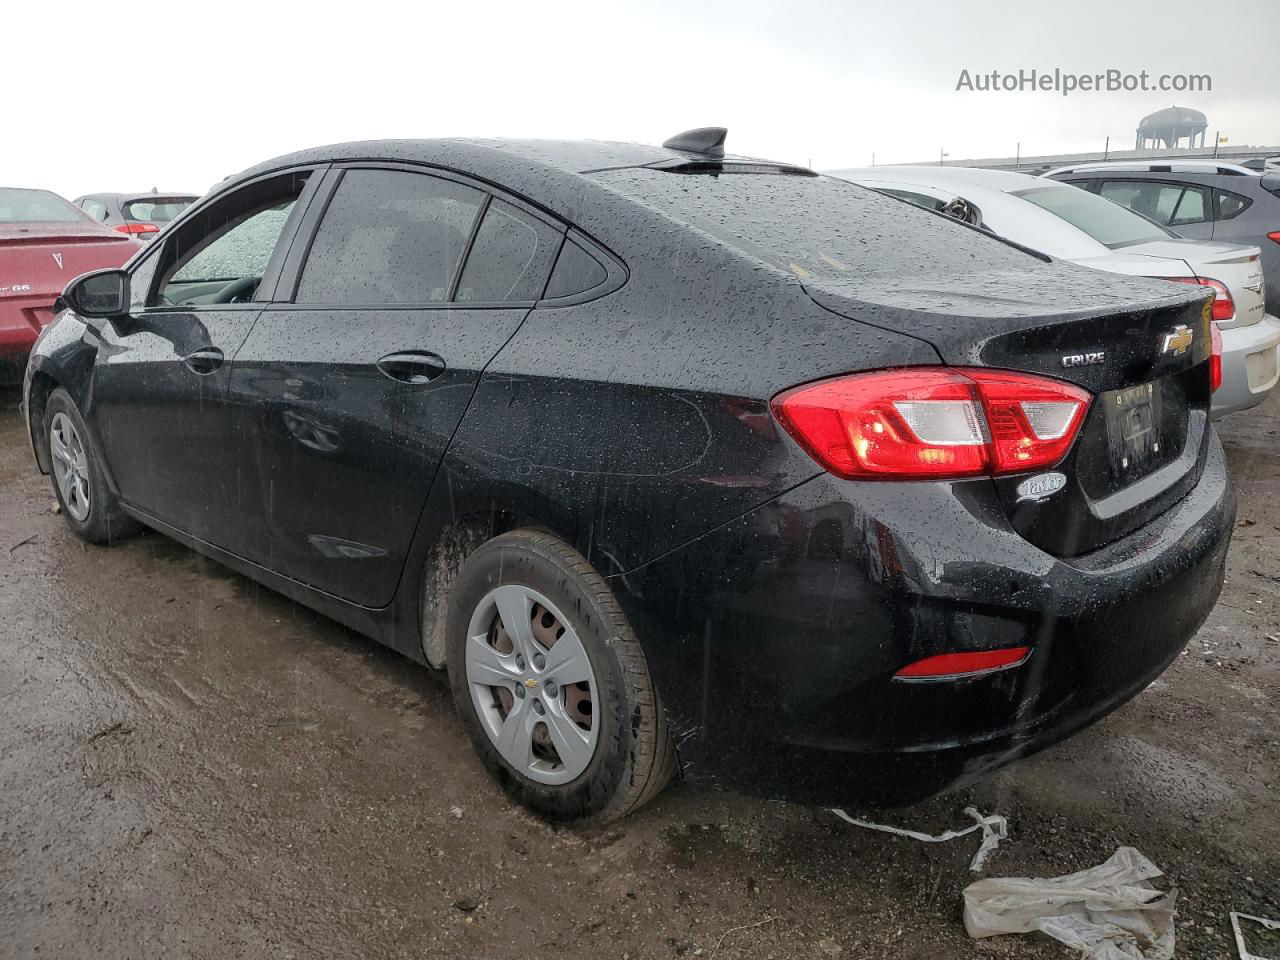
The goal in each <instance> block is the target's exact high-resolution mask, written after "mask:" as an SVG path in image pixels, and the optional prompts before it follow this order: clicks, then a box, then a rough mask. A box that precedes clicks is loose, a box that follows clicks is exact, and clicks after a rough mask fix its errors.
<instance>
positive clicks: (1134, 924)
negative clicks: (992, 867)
mask: <svg viewBox="0 0 1280 960" xmlns="http://www.w3.org/2000/svg"><path fill="white" fill-rule="evenodd" d="M1159 876H1163V874H1162V872H1161V870H1160V868H1159V867H1157V866H1156V865H1155V864H1153V863H1152V862H1151V861H1150V860H1148V859H1147V858H1146V857H1144V856H1143V855H1142V854H1141V853H1139V852H1138V851H1137V850H1135V849H1134V848H1133V847H1121V848H1120V849H1119V850H1117V851H1116V852H1115V853H1114V854H1113V855H1112V857H1111V859H1109V860H1108V861H1107V862H1106V863H1102V864H1099V865H1098V866H1096V867H1090V868H1089V869H1087V870H1081V871H1080V872H1078V873H1072V874H1069V875H1067V876H1064V877H1054V878H1052V879H1038V878H1031V877H991V878H988V879H985V880H977V881H975V882H973V883H971V884H969V886H968V887H966V888H965V891H964V925H965V929H966V930H968V931H969V936H971V937H974V938H979V937H994V936H996V935H998V934H1004V933H1032V932H1034V931H1036V930H1039V931H1040V932H1041V933H1044V934H1046V935H1048V936H1050V937H1053V939H1055V940H1058V941H1060V942H1062V943H1065V944H1066V945H1067V946H1070V947H1074V948H1076V949H1077V950H1079V951H1080V956H1081V958H1082V960H1170V958H1171V957H1172V956H1173V947H1174V928H1173V917H1174V909H1175V908H1174V901H1175V900H1176V899H1177V891H1176V890H1173V891H1170V892H1169V893H1165V892H1163V891H1161V890H1157V889H1156V888H1155V887H1154V886H1152V885H1151V883H1150V881H1151V880H1153V879H1155V878H1156V877H1159Z"/></svg>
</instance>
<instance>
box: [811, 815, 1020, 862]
mask: <svg viewBox="0 0 1280 960" xmlns="http://www.w3.org/2000/svg"><path fill="white" fill-rule="evenodd" d="M831 812H832V813H834V814H835V815H836V816H837V817H839V818H840V819H841V820H843V821H845V822H846V823H851V824H853V825H854V826H855V827H863V828H865V829H867V830H879V831H880V832H881V833H891V834H893V835H894V836H897V837H910V838H911V839H912V840H921V841H923V842H925V843H945V842H946V841H948V840H954V839H956V837H964V836H968V835H969V834H971V833H974V832H975V831H977V830H981V831H982V843H981V845H980V846H979V847H978V851H977V852H976V853H975V854H974V855H973V859H972V860H971V861H969V869H970V870H972V871H973V872H974V873H981V872H982V868H983V865H984V864H985V863H986V862H987V857H988V856H989V855H990V854H991V851H992V850H994V849H995V848H996V847H998V846H1000V841H1001V840H1005V839H1007V838H1008V836H1009V823H1008V821H1007V820H1005V818H1004V817H1002V816H1000V815H999V814H990V815H984V814H982V813H979V812H978V811H977V809H975V808H974V807H965V808H964V812H965V814H966V815H968V816H970V817H972V818H973V819H974V820H976V821H977V823H975V824H974V825H973V826H972V827H965V828H964V829H963V830H948V831H947V832H946V833H940V834H937V835H936V836H934V835H932V834H928V833H918V832H917V831H915V830H904V829H903V828H902V827H889V826H885V825H884V824H882V823H872V822H870V821H869V820H859V819H858V818H856V817H851V816H849V814H847V813H845V812H844V811H843V810H840V809H837V808H835V807H832V808H831Z"/></svg>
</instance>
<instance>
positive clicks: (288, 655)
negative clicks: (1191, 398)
mask: <svg viewBox="0 0 1280 960" xmlns="http://www.w3.org/2000/svg"><path fill="white" fill-rule="evenodd" d="M1278 429H1280V396H1278V397H1273V398H1272V400H1271V401H1270V402H1269V403H1267V404H1265V405H1264V406H1263V407H1261V408H1259V409H1257V410H1255V411H1252V412H1250V413H1246V414H1242V415H1237V416H1235V417H1233V418H1231V419H1230V420H1229V421H1228V422H1227V423H1226V424H1225V425H1224V426H1223V429H1222V433H1223V435H1224V438H1225V440H1226V444H1227V448H1228V452H1229V455H1230V459H1231V467H1232V471H1233V473H1234V476H1235V480H1236V483H1237V485H1238V489H1239V494H1240V525H1239V526H1238V527H1237V529H1236V531H1235V541H1234V544H1233V546H1232V549H1231V555H1230V561H1229V574H1228V582H1227V586H1226V590H1225V592H1224V593H1223V598H1222V601H1221V603H1220V604H1219V605H1218V608H1217V610H1216V611H1215V612H1214V614H1213V616H1212V617H1211V618H1210V619H1209V621H1208V623H1207V624H1206V625H1205V627H1204V629H1203V630H1202V631H1201V632H1200V635H1199V636H1198V637H1197V638H1196V639H1195V640H1194V641H1193V642H1192V643H1191V645H1190V647H1189V648H1188V650H1187V652H1186V654H1185V655H1184V656H1182V657H1181V658H1180V659H1179V661H1178V662H1177V663H1176V664H1175V666H1174V667H1173V668H1172V669H1171V670H1170V671H1169V672H1168V673H1167V674H1166V675H1165V676H1164V677H1163V678H1162V679H1160V680H1159V681H1157V682H1156V683H1155V684H1154V685H1153V686H1152V687H1151V688H1150V689H1149V690H1147V691H1146V692H1145V693H1144V694H1142V695H1141V696H1140V697H1139V698H1138V699H1136V700H1135V701H1134V702H1132V703H1131V704H1129V705H1128V706H1126V707H1125V708H1123V709H1122V710H1120V711H1118V712H1117V713H1116V714H1114V715H1113V716H1111V717H1110V718H1108V719H1107V720H1105V721H1104V722H1102V723H1100V724H1098V725H1097V726H1095V727H1093V728H1092V729H1090V730H1088V731H1086V732H1084V733H1083V734H1081V735H1079V736H1077V737H1076V738H1074V739H1073V740H1071V741H1070V742H1068V743H1066V744H1064V745H1062V746H1060V747H1058V748H1055V749H1053V750H1050V751H1048V752H1046V753H1043V754H1041V755H1040V756H1038V757H1036V758H1034V759H1031V760H1029V761H1024V762H1023V763H1021V764H1018V765H1016V766H1014V767H1012V768H1009V769H1007V770H1006V771H1004V772H1002V773H1001V774H1000V775H999V776H998V777H996V778H995V779H994V780H992V781H990V782H987V783H984V784H982V785H981V786H980V787H978V788H975V789H972V790H969V791H966V792H965V793H963V794H961V795H956V796H949V797H944V798H941V799H938V800H934V801H931V802H929V803H927V804H923V805H921V806H919V807H916V808H913V809H910V810H904V811H895V812H892V813H882V814H877V815H874V816H875V817H876V818H877V819H879V820H880V821H881V822H890V823H895V824H899V825H905V826H911V827H913V828H916V829H923V830H928V831H931V832H933V831H938V830H941V829H944V828H946V827H948V826H961V825H963V824H965V823H966V822H967V821H966V818H965V817H964V815H963V814H962V812H961V811H962V808H963V807H964V806H966V805H967V804H974V805H976V806H977V807H979V808H980V809H981V810H983V811H986V812H998V813H1002V814H1004V815H1005V816H1007V817H1008V818H1009V825H1010V837H1009V839H1008V841H1006V842H1005V843H1004V844H1003V845H1002V846H1001V847H1000V849H999V850H998V851H997V852H996V853H995V854H994V855H993V856H992V857H991V859H990V861H989V864H988V870H987V874H988V875H994V876H1026V875H1033V876H1035V875H1038V876H1053V875H1057V874H1061V873H1066V872H1069V871H1073V870H1077V869H1080V868H1082V867H1085V866H1089V865H1092V864H1095V863H1099V862H1101V861H1102V860H1104V859H1106V858H1107V857H1108V856H1110V854H1111V853H1112V852H1114V850H1115V849H1116V847H1117V846H1119V845H1122V844H1127V845H1132V846H1135V847H1137V848H1138V849H1139V850H1141V851H1142V852H1143V853H1144V854H1146V855H1147V856H1148V857H1150V858H1151V859H1152V860H1153V861H1155V862H1156V863H1157V864H1159V865H1160V866H1161V867H1162V868H1163V869H1164V870H1165V871H1166V874H1167V880H1168V883H1170V884H1173V885H1176V886H1177V888H1178V895H1179V901H1178V903H1179V907H1178V923H1179V927H1178V939H1179V947H1178V956H1179V957H1186V958H1195V960H1202V958H1216V957H1223V958H1228V957H1230V958H1234V957H1235V956H1236V954H1235V949H1234V946H1233V945H1232V943H1231V932H1230V923H1229V921H1228V917H1227V914H1228V911H1231V910H1241V911H1245V912H1249V913H1255V914H1262V915H1265V916H1272V917H1280V815H1278V812H1280V804H1278V803H1277V798H1278V797H1280V696H1278V695H1277V694H1278V693H1280V562H1277V561H1278V559H1280V445H1278V441H1280V438H1278V437H1277V430H1278ZM51 501H52V495H51V492H50V487H49V483H48V481H47V479H45V478H43V477H41V476H39V475H38V474H37V473H36V470H35V468H34V466H33V464H32V461H31V459H30V455H29V451H28V449H27V445H26V440H25V436H24V434H23V432H22V429H21V425H20V421H19V415H18V409H17V395H16V393H15V392H14V391H12V390H7V391H3V392H0V664H2V666H0V957H5V958H8V957H13V958H34V957H56V958H61V960H75V958H94V960H98V958H103V957H109V958H112V960H125V958H151V957H163V958H166V960H181V958H189V957H190V958H217V960H229V958H239V957H246V958H260V957H261V958H267V957H270V958H306V960H313V958H326V957H335V958H337V957H341V958H350V957H360V958H369V960H373V958H382V957H418V958H421V957H450V958H452V957H458V958H521V960H529V958H541V957H555V958H557V960H573V958H597V957H613V958H634V960H639V958H650V957H658V958H662V957H675V956H702V957H711V956H715V957H717V958H720V960H734V958H748V957H749V958H779V960H781V958H790V957H806V956H809V957H832V956H843V957H846V958H849V957H856V958H864V957H865V958H880V957H883V958H890V957H892V958H896V960H902V958H930V960H934V958H937V960H951V958H961V957H964V958H972V957H980V956H992V957H1014V958H1024V957H1025V958H1041V957H1044V958H1050V957H1067V956H1069V955H1070V954H1069V952H1068V951H1067V950H1066V949H1065V948H1062V947H1060V946H1059V945H1057V944H1054V943H1052V942H1050V941H1046V940H1042V939H1040V938H1038V937H1031V936H1027V937H1004V938H997V939H994V940H988V941H982V942H974V941H971V940H969V939H968V938H967V936H966V935H965V931H964V928H963V925H962V924H961V922H960V904H961V900H960V892H961V890H962V889H963V888H964V886H965V885H966V884H967V883H969V882H970V881H971V880H972V879H973V875H972V874H970V873H969V872H968V870H967V865H968V860H969V857H970V856H971V855H972V853H973V851H974V849H975V848H976V843H977V841H976V839H975V838H974V837H972V836H971V837H968V838H965V839H961V840H957V841H953V842H951V843H947V844H922V843H918V842H915V841H912V840H907V839H901V838H896V837H890V836H886V835H883V834H878V833H872V832H870V831H866V830H861V829H858V828H856V827H852V826H850V825H848V824H846V823H843V822H841V821H839V820H837V819H836V818H835V817H834V816H833V815H832V814H831V813H830V812H828V811H825V810H817V809H809V808H805V807H797V806H791V805H787V804H782V803H770V802H766V801H760V800H752V799H746V798H743V797H740V796H735V795H729V794H721V793H712V792H706V791H702V790H697V789H693V788H691V787H690V786H688V785H676V786H675V787H674V788H673V789H671V790H669V791H668V792H667V793H666V794H665V795H664V796H663V797H661V798H660V799H659V800H658V802H656V803H654V804H653V805H651V806H650V807H648V808H646V809H645V810H644V811H642V812H641V813H640V814H638V815H636V816H634V817H632V818H630V819H628V820H626V821H625V822H623V823H621V824H619V825H617V826H616V827H615V828H613V829H611V830H608V831H605V832H595V833H580V832H575V831H572V830H557V829H552V828H550V827H549V826H547V825H546V824H544V823H542V822H540V821H538V820H536V819H534V818H532V817H531V816H529V815H527V814H525V813H523V812H521V811H520V810H518V809H516V808H514V807H513V806H511V805H510V804H509V803H507V802H506V800H505V799H504V797H503V796H502V794H501V793H500V792H499V791H498V789H497V788H496V787H495V786H494V785H493V784H492V783H491V782H490V781H489V779H488V778H487V777H486V775H485V774H484V772H483V771H482V769H481V767H480V765H479V763H478V762H477V761H476V760H474V759H473V757H472V753H471V750H470V748H469V746H468V745H467V743H466V741H465V739H464V736H463V734H462V731H461V729H460V727H459V725H458V722H457V720H456V719H455V716H454V712H453V708H452V705H451V703H450V700H449V696H448V692H447V690H446V688H445V686H444V685H443V684H442V683H440V682H439V681H438V680H436V679H434V678H433V677H432V676H430V675H429V674H428V673H427V672H426V671H425V670H423V669H422V668H420V667H418V666H416V665H414V664H412V663H410V662H409V661H407V660H405V659H403V658H401V657H400V656H398V655H396V654H394V653H392V652H390V651H389V650H386V649H383V648H381V647H379V646H377V645H375V644H374V643H373V642H371V641H367V640H365V639H363V638H361V637H359V636H356V635H355V634H353V633H351V632H349V631H347V630H346V629H344V628H342V627H339V626H337V625H336V624H334V623H331V622H329V621H327V620H325V619H323V618H322V617H320V616H318V615H316V614H313V613H311V612H309V611H307V610H305V609H303V608H302V607H300V606H298V605H296V604H294V603H291V602H289V601H287V600H285V599H283V598H281V597H279V596H277V595H275V594H273V593H270V592H268V591H266V590H264V589H262V588H260V587H257V586H255V585H254V584H253V583H251V582H249V581H247V580H244V579H242V578H241V577H238V576H236V575H234V574H231V573H229V572H227V571H226V570H224V569H222V568H220V567H218V566H217V565H215V564H213V563H211V562H209V561H206V560H203V559H201V558H200V557H198V556H196V555H195V554H193V553H191V552H189V551H188V550H186V549H184V548H182V547H180V546H178V545H176V544H175V543H173V542H171V541H169V540H166V539H165V538H163V537H161V536H159V535H156V534H151V535H144V536H141V537H139V538H137V539H136V540H133V541H131V542H129V543H127V544H124V545H121V546H119V547H116V548H112V549H100V548H92V547H88V546H86V545H83V544H81V543H80V542H79V541H77V540H76V539H75V538H74V537H73V536H72V535H71V534H70V533H69V531H68V530H67V529H66V528H65V526H64V524H63V521H62V518H61V517H58V516H56V515H54V514H53V513H52V512H51V510H50V505H51ZM1268 634H1270V635H1271V636H1270V639H1269V638H1268ZM1275 953H1276V954H1277V955H1278V956H1280V950H1276V951H1275Z"/></svg>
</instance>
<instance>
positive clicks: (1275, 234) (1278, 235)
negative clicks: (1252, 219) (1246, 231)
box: [1267, 230, 1280, 243]
mask: <svg viewBox="0 0 1280 960" xmlns="http://www.w3.org/2000/svg"><path fill="white" fill-rule="evenodd" d="M1267 239H1268V240H1274V241H1275V242H1276V243H1280V230H1272V231H1271V232H1270V233H1268V234H1267Z"/></svg>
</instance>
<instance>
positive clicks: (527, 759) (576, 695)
mask: <svg viewBox="0 0 1280 960" xmlns="http://www.w3.org/2000/svg"><path fill="white" fill-rule="evenodd" d="M465 659H466V664H465V666H466V678H467V686H468V687H469V688H470V691H471V699H472V702H473V703H474V704H475V708H476V713H477V714H478V715H479V717H480V721H481V724H482V726H483V727H484V729H485V733H486V734H488V736H489V739H490V740H491V741H492V742H493V745H494V746H495V747H496V748H497V750H498V752H499V753H500V754H501V755H502V758H503V759H504V760H506V762H507V763H509V764H510V765H511V766H512V767H513V768H515V770H516V771H517V772H519V773H521V774H523V775H524V776H526V777H528V778H529V779H530V780H535V781H537V782H538V783H545V784H561V783H568V782H569V781H571V780H573V779H575V778H576V777H578V776H579V775H580V774H581V773H582V772H583V771H584V770H585V769H586V768H587V765H588V764H589V763H590V762H591V758H592V756H594V755H595V749H596V741H597V739H598V735H599V730H598V727H599V720H598V719H597V714H598V712H599V711H598V709H597V706H598V703H599V700H598V693H597V691H598V689H599V687H598V684H597V683H596V678H595V672H594V671H593V670H592V668H591V661H590V660H589V659H588V657H587V651H586V648H585V647H584V646H583V645H582V641H581V640H580V639H579V637H578V635H577V633H576V632H575V631H574V629H573V627H572V625H571V624H570V622H569V620H568V618H566V617H565V616H564V615H563V614H562V613H561V612H560V611H559V610H558V609H557V608H556V606H555V605H554V604H553V603H552V602H551V601H550V600H548V599H547V598H546V597H544V596H543V595H542V594H540V593H538V592H537V591H536V590H533V589H532V588H530V587H525V586H522V585H519V584H505V585H503V586H500V587H496V588H494V589H493V590H491V591H489V593H487V594H485V596H484V598H483V599H481V601H480V603H479V604H478V605H477V606H476V609H475V611H474V612H473V613H472V615H471V621H470V623H469V625H468V627H467V646H466V658H465Z"/></svg>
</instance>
